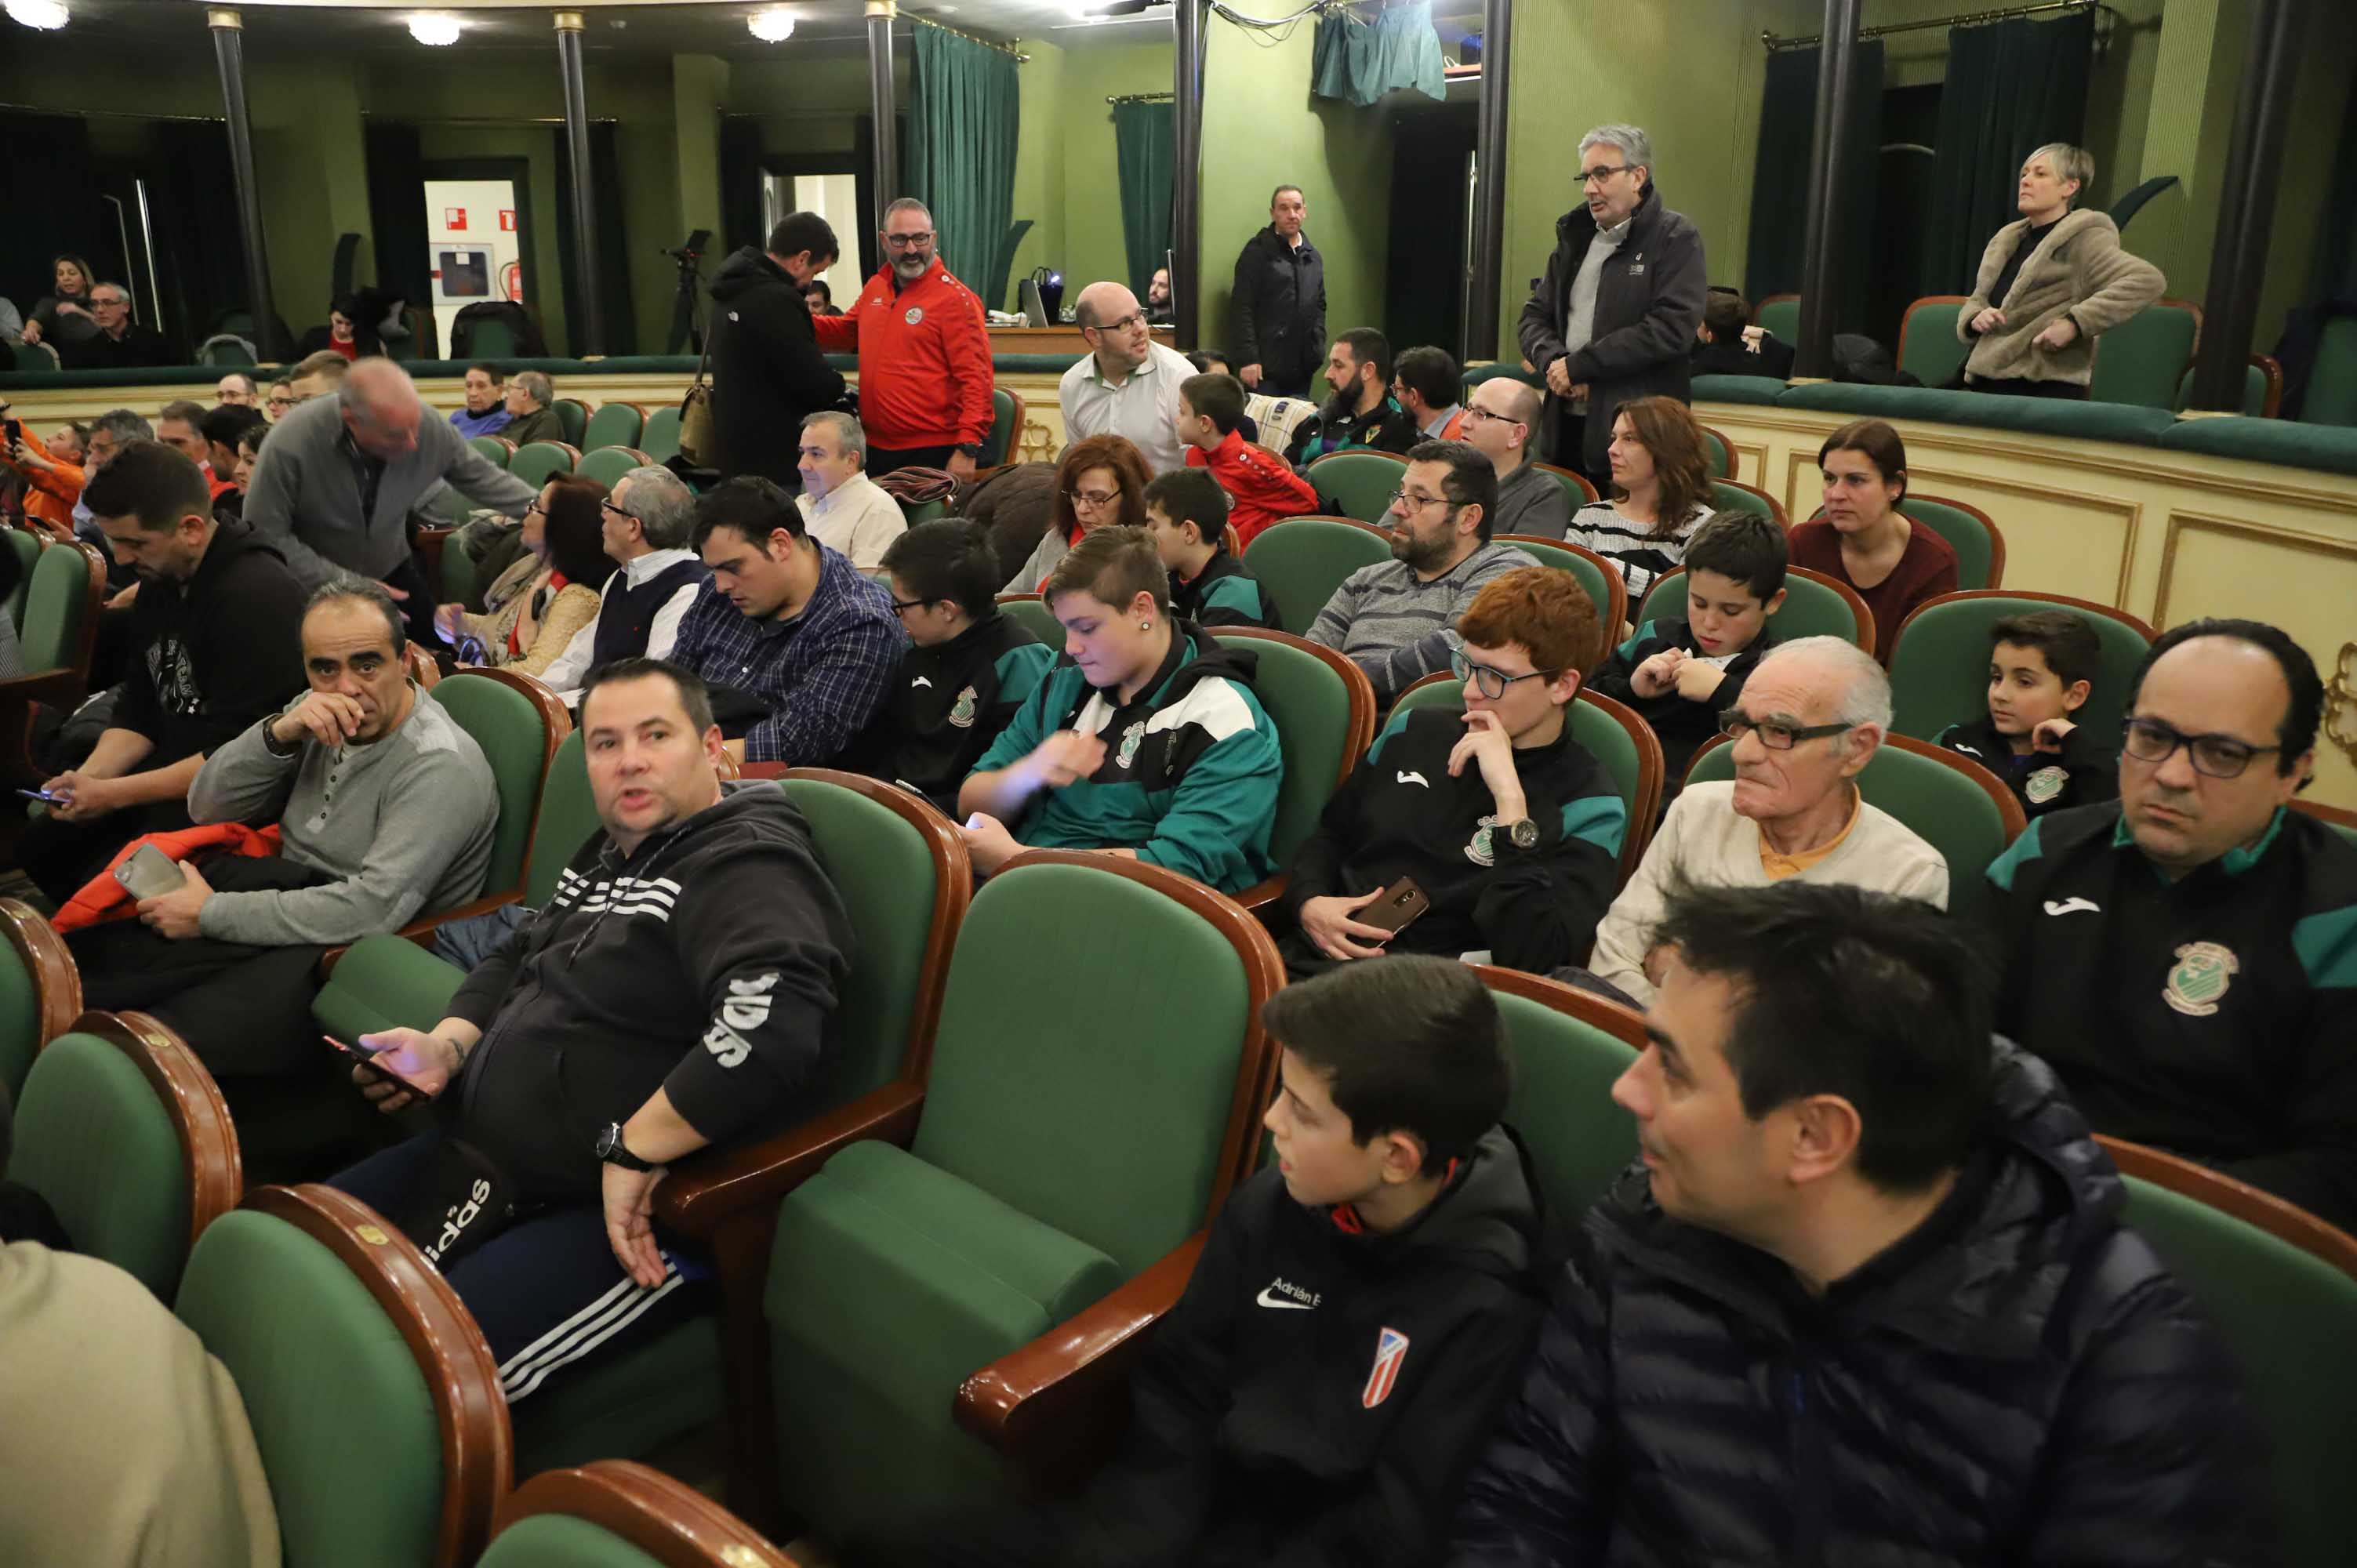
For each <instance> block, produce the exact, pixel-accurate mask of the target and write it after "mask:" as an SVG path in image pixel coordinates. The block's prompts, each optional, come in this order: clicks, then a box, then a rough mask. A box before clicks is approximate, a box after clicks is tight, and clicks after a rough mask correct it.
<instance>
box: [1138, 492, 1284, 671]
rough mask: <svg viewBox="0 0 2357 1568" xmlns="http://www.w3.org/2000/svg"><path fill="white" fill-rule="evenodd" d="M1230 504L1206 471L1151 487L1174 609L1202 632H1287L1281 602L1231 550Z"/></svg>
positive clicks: (1152, 528) (1150, 503) (1157, 544)
mask: <svg viewBox="0 0 2357 1568" xmlns="http://www.w3.org/2000/svg"><path fill="white" fill-rule="evenodd" d="M1227 527H1228V498H1227V496H1226V494H1225V493H1224V492H1223V491H1222V490H1221V489H1220V484H1219V481H1218V480H1217V479H1214V478H1211V475H1210V474H1208V473H1206V472H1205V471H1204V470H1202V469H1200V468H1179V469H1176V470H1174V471H1172V472H1170V473H1168V474H1157V475H1156V476H1155V478H1154V479H1153V480H1152V482H1151V483H1149V484H1147V486H1146V532H1148V533H1150V534H1152V535H1153V536H1154V548H1155V551H1156V553H1158V554H1159V555H1160V556H1161V557H1162V564H1164V565H1165V566H1168V567H1169V568H1170V607H1171V608H1172V609H1174V610H1177V611H1178V612H1179V614H1180V615H1181V616H1183V617H1185V618H1187V619H1189V620H1191V621H1193V622H1194V623H1195V624H1196V625H1198V626H1207V627H1210V626H1259V627H1266V628H1268V629H1269V630H1271V631H1283V630H1284V629H1285V623H1284V622H1283V621H1281V620H1279V619H1278V618H1277V614H1276V600H1275V598H1273V597H1271V596H1270V595H1269V591H1268V590H1267V589H1266V588H1265V587H1263V586H1262V585H1261V581H1260V579H1259V578H1258V577H1255V576H1254V575H1253V572H1252V568H1251V567H1249V566H1247V565H1245V564H1243V560H1242V559H1241V558H1240V557H1238V556H1237V555H1235V554H1234V553H1232V552H1231V551H1229V549H1228V548H1227V544H1226V536H1227Z"/></svg>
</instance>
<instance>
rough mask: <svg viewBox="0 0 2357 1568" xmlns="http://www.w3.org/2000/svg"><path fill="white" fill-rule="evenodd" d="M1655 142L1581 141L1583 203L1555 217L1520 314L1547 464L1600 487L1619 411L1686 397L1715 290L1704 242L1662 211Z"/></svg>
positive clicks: (1605, 130)
mask: <svg viewBox="0 0 2357 1568" xmlns="http://www.w3.org/2000/svg"><path fill="white" fill-rule="evenodd" d="M1652 162H1653V144H1652V138H1650V137H1648V136H1647V135H1646V134H1645V133H1644V132H1642V131H1641V130H1639V129H1638V128H1637V127H1636V126H1634V125H1598V127H1597V128H1596V129H1595V130H1593V131H1590V132H1588V133H1587V135H1585V136H1582V137H1581V138H1580V140H1579V166H1580V176H1579V177H1580V189H1581V191H1582V193H1583V194H1584V196H1585V198H1586V200H1585V203H1584V204H1583V205H1581V206H1579V207H1577V208H1574V209H1572V210H1571V211H1569V212H1566V213H1565V214H1564V215H1563V216H1562V217H1561V218H1559V219H1557V220H1555V254H1554V255H1553V256H1551V257H1549V258H1548V260H1547V270H1546V276H1545V277H1544V278H1542V279H1540V280H1539V286H1538V292H1537V293H1535V294H1534V295H1531V298H1530V303H1529V304H1527V305H1525V306H1523V319H1522V325H1521V328H1520V331H1519V333H1518V334H1517V336H1519V337H1520V338H1521V340H1522V347H1523V359H1525V360H1529V361H1530V363H1531V367H1532V369H1534V370H1535V371H1539V372H1540V373H1541V374H1543V375H1544V376H1545V377H1546V382H1547V400H1546V413H1545V414H1544V419H1543V422H1542V423H1543V424H1544V428H1545V434H1544V439H1543V440H1542V441H1541V443H1540V449H1541V450H1542V451H1544V453H1545V454H1546V456H1547V460H1548V461H1549V462H1553V463H1559V464H1561V465H1563V466H1564V467H1567V468H1577V469H1578V470H1580V471H1581V472H1582V473H1584V474H1586V475H1587V477H1588V478H1590V479H1593V480H1595V481H1596V482H1597V483H1598V484H1599V485H1601V484H1603V483H1604V482H1605V481H1607V480H1608V479H1609V478H1611V474H1610V466H1609V463H1608V462H1607V461H1606V458H1605V455H1604V449H1605V448H1606V447H1607V446H1610V445H1611V444H1612V416H1613V414H1614V413H1616V412H1617V411H1618V410H1619V409H1620V405H1621V404H1622V403H1627V402H1629V401H1631V399H1633V398H1641V397H1651V396H1653V395H1655V394H1661V395H1663V396H1668V397H1674V398H1677V399H1679V400H1681V401H1684V398H1685V396H1686V390H1687V381H1688V375H1689V372H1688V369H1687V360H1688V356H1689V355H1690V354H1691V352H1692V351H1693V348H1694V340H1695V328H1697V327H1699V326H1700V325H1701V324H1702V309H1703V300H1704V297H1705V295H1706V294H1707V293H1708V291H1709V283H1708V281H1707V272H1706V267H1705V265H1704V262H1703V253H1702V235H1701V234H1700V233H1698V232H1697V231H1695V226H1694V225H1693V224H1692V223H1691V222H1689V221H1687V220H1686V218H1685V215H1684V214H1683V213H1679V212H1673V211H1671V210H1670V209H1668V208H1666V207H1664V206H1663V205H1662V197H1661V192H1660V190H1659V189H1658V188H1656V187H1655V186H1654V184H1653V170H1652Z"/></svg>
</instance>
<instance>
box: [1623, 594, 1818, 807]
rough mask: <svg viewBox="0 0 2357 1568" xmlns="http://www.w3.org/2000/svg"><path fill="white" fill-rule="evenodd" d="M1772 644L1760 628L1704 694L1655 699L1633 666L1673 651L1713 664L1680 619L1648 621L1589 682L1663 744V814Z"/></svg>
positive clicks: (1673, 692) (1674, 691)
mask: <svg viewBox="0 0 2357 1568" xmlns="http://www.w3.org/2000/svg"><path fill="white" fill-rule="evenodd" d="M1775 645H1776V634H1775V633H1774V632H1772V631H1768V630H1765V629H1762V630H1761V632H1760V635H1759V637H1757V638H1756V639H1753V640H1752V643H1751V645H1750V646H1749V648H1746V649H1744V650H1742V651H1740V652H1738V653H1737V654H1735V655H1734V656H1733V657H1732V658H1729V659H1726V660H1724V661H1721V662H1718V663H1717V670H1718V679H1717V682H1715V683H1714V684H1713V685H1712V686H1711V688H1710V690H1709V691H1708V693H1706V694H1705V695H1703V696H1700V697H1689V696H1686V695H1685V694H1684V692H1683V691H1682V690H1681V689H1680V688H1678V687H1672V688H1671V689H1670V690H1668V691H1666V692H1663V693H1660V694H1658V695H1656V696H1651V697H1641V696H1639V695H1637V689H1636V685H1635V683H1634V680H1633V677H1634V676H1635V674H1636V671H1637V666H1639V665H1640V664H1642V663H1644V662H1645V660H1648V659H1651V658H1652V656H1653V655H1654V654H1656V653H1660V652H1662V651H1663V650H1666V649H1673V648H1674V649H1677V650H1681V651H1683V652H1684V654H1685V655H1686V656H1687V658H1688V659H1689V660H1702V661H1704V662H1706V663H1707V662H1711V661H1712V656H1711V655H1710V654H1709V653H1707V652H1706V651H1705V650H1702V649H1701V648H1700V647H1699V646H1698V645H1697V643H1696V642H1695V634H1694V628H1693V627H1691V626H1689V625H1688V624H1686V623H1685V622H1684V621H1683V620H1649V621H1647V622H1646V623H1645V624H1644V625H1642V626H1641V627H1639V628H1637V630H1636V633H1635V635H1633V636H1631V638H1630V639H1628V640H1627V641H1625V642H1623V643H1622V644H1621V645H1620V647H1618V648H1616V649H1614V650H1612V655H1611V657H1610V658H1609V659H1607V660H1605V661H1604V667H1603V668H1602V669H1600V670H1598V671H1597V672H1596V677H1595V679H1593V680H1591V681H1590V682H1588V683H1587V686H1588V690H1590V691H1592V692H1594V693H1597V694H1598V696H1603V697H1609V698H1611V699H1612V700H1613V701H1614V702H1616V703H1625V704H1626V705H1627V706H1629V707H1631V708H1633V709H1634V710H1636V714H1637V716H1638V717H1639V718H1641V719H1643V720H1644V721H1645V723H1646V724H1647V725H1649V726H1651V727H1652V732H1653V738H1654V739H1656V740H1658V741H1660V742H1661V743H1662V810H1663V811H1668V810H1669V809H1670V802H1671V801H1673V800H1676V799H1677V798H1678V789H1679V787H1680V786H1681V785H1683V784H1684V782H1685V779H1686V765H1687V764H1688V763H1690V762H1692V761H1693V760H1694V755H1695V752H1697V751H1700V750H1701V749H1702V748H1703V747H1704V746H1707V745H1709V744H1710V740H1711V737H1712V736H1716V735H1717V734H1718V715H1719V714H1723V713H1725V712H1726V711H1727V709H1729V708H1731V707H1733V706H1735V704H1736V703H1737V701H1738V699H1739V698H1741V697H1742V695H1743V683H1744V682H1746V681H1748V680H1749V679H1750V678H1751V672H1752V671H1754V670H1757V669H1758V668H1760V660H1762V659H1764V658H1766V657H1767V656H1768V650H1770V648H1773V647H1774V646H1775Z"/></svg>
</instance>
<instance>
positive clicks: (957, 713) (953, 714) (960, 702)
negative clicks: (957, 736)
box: [950, 686, 975, 729]
mask: <svg viewBox="0 0 2357 1568" xmlns="http://www.w3.org/2000/svg"><path fill="white" fill-rule="evenodd" d="M974 701H975V698H974V688H973V687H971V686H968V687H967V688H966V689H965V690H964V691H963V692H960V693H958V694H957V701H956V702H954V703H951V704H950V723H952V724H953V725H956V726H957V727H958V728H960V729H972V728H973V727H974Z"/></svg>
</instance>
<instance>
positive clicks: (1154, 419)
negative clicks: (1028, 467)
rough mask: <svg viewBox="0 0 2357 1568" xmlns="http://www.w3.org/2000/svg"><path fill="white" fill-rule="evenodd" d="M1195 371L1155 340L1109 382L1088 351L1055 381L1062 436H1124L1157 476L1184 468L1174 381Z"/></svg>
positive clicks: (1181, 356)
mask: <svg viewBox="0 0 2357 1568" xmlns="http://www.w3.org/2000/svg"><path fill="white" fill-rule="evenodd" d="M1194 373H1195V367H1194V366H1193V365H1191V364H1189V363H1188V362H1187V356H1186V355H1184V354H1182V353H1180V352H1179V350H1178V349H1172V348H1168V347H1166V346H1164V345H1163V344H1160V343H1149V344H1147V345H1146V360H1145V362H1144V363H1143V364H1141V365H1139V366H1138V367H1137V369H1135V370H1134V371H1130V372H1129V379H1128V380H1127V381H1123V382H1122V383H1121V385H1119V386H1114V384H1113V383H1111V382H1110V381H1106V380H1105V379H1104V371H1103V367H1102V366H1100V365H1099V364H1098V363H1097V357H1096V356H1095V355H1094V354H1091V355H1089V356H1088V357H1087V358H1086V359H1083V360H1080V361H1079V362H1078V363H1076V364H1074V365H1073V366H1072V368H1071V370H1069V371H1065V372H1064V377H1063V380H1061V381H1058V382H1057V383H1056V403H1057V406H1058V407H1060V408H1061V409H1062V410H1063V413H1064V439H1065V440H1066V441H1067V442H1071V441H1079V440H1082V439H1084V438H1086V437H1088V436H1091V435H1125V436H1127V437H1128V438H1129V439H1130V440H1131V441H1133V442H1135V443H1136V445H1137V449H1138V450H1139V451H1140V452H1142V453H1144V454H1145V455H1146V467H1147V468H1149V469H1151V470H1152V471H1153V472H1155V473H1157V474H1163V473H1168V472H1169V471H1170V470H1171V469H1173V468H1181V467H1186V462H1187V454H1186V453H1185V451H1184V450H1182V449H1181V448H1180V446H1179V425H1178V420H1179V382H1180V381H1185V380H1186V379H1187V378H1188V377H1189V376H1191V375H1193V374H1194Z"/></svg>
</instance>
